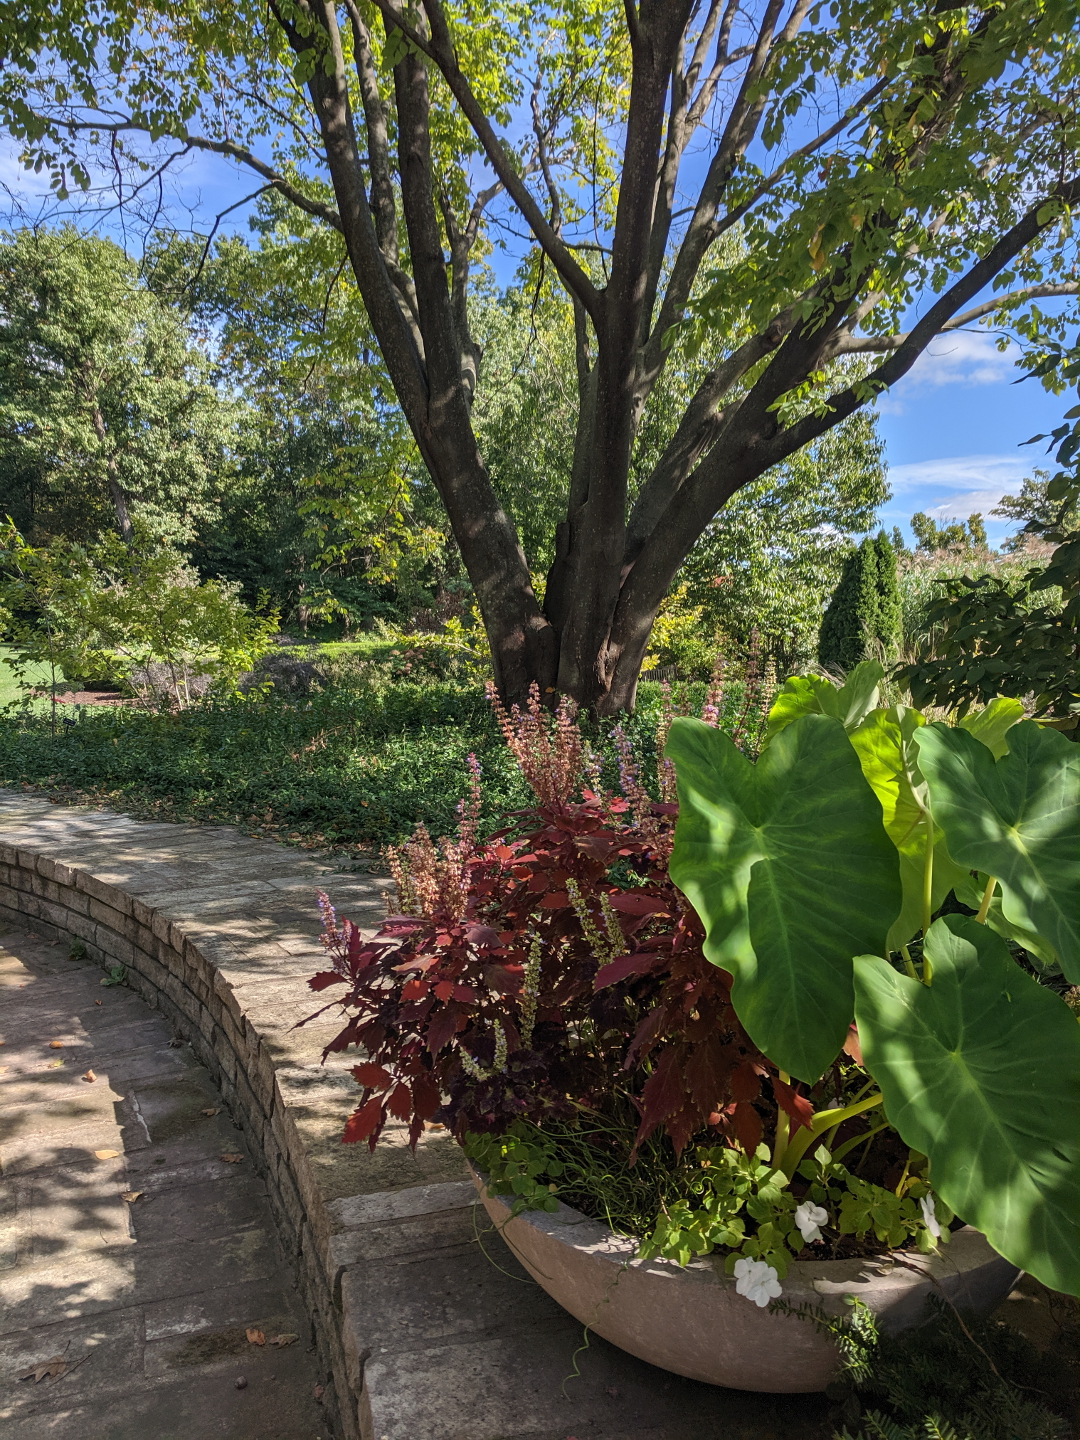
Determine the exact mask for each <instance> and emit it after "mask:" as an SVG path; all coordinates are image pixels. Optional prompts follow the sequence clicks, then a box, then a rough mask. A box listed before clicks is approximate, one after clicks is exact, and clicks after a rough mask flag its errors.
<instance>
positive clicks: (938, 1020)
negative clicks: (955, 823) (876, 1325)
mask: <svg viewBox="0 0 1080 1440" xmlns="http://www.w3.org/2000/svg"><path fill="white" fill-rule="evenodd" d="M1065 743H1066V744H1067V743H1068V742H1067V741H1066V742H1065ZM926 954H927V955H928V956H929V958H930V961H931V964H932V966H933V976H934V978H933V984H931V985H923V984H921V983H920V982H919V981H918V980H911V979H909V978H908V977H907V976H906V975H902V974H900V973H899V972H898V971H896V970H894V969H893V968H892V966H891V965H889V964H888V963H887V961H885V960H882V959H880V958H879V957H877V956H872V955H866V956H863V957H861V958H860V959H858V960H857V961H856V962H855V986H856V1001H855V1014H856V1018H857V1020H858V1025H859V1039H860V1041H861V1043H862V1050H863V1057H864V1059H865V1062H866V1065H867V1068H868V1069H869V1070H870V1073H871V1074H872V1075H873V1076H874V1078H875V1080H877V1082H878V1084H879V1085H880V1086H881V1090H882V1094H883V1095H884V1097H885V1113H886V1114H887V1116H888V1118H889V1121H890V1122H891V1124H892V1125H893V1126H895V1128H896V1129H897V1130H898V1131H899V1132H900V1135H901V1136H902V1137H903V1139H904V1140H905V1141H906V1142H907V1144H908V1145H910V1146H912V1148H913V1149H915V1150H920V1151H922V1153H923V1154H924V1155H928V1156H929V1157H930V1179H931V1181H932V1183H933V1186H934V1189H935V1190H936V1191H937V1192H938V1193H939V1194H940V1195H941V1198H942V1199H943V1200H944V1201H945V1202H946V1204H948V1205H949V1206H951V1207H952V1209H953V1210H955V1211H956V1213H957V1214H958V1215H960V1216H961V1217H962V1218H963V1219H964V1220H966V1221H968V1223H969V1224H971V1225H974V1226H975V1227H976V1228H977V1229H979V1230H981V1231H982V1232H983V1234H984V1235H985V1236H986V1238H987V1239H988V1240H989V1241H990V1243H991V1245H993V1247H994V1249H995V1250H997V1251H999V1252H1000V1254H1002V1255H1004V1256H1005V1257H1006V1258H1007V1259H1009V1260H1011V1261H1012V1262H1013V1263H1014V1264H1016V1265H1021V1266H1023V1268H1024V1269H1025V1270H1029V1271H1030V1272H1031V1273H1032V1274H1033V1275H1034V1276H1036V1278H1037V1279H1039V1280H1042V1281H1043V1282H1044V1284H1046V1285H1049V1286H1051V1287H1052V1288H1053V1289H1055V1290H1064V1291H1066V1292H1067V1293H1069V1294H1072V1295H1075V1294H1078V1293H1080V1025H1077V1023H1076V1020H1075V1018H1074V1017H1073V1015H1072V1014H1071V1013H1070V1011H1069V1009H1068V1007H1067V1006H1066V1005H1065V1004H1064V1002H1063V1001H1062V1000H1061V999H1060V997H1059V996H1058V995H1056V994H1055V993H1054V992H1053V991H1052V990H1048V989H1046V988H1044V987H1043V986H1041V985H1039V984H1038V983H1037V982H1036V981H1035V980H1033V979H1032V978H1031V976H1030V975H1027V974H1026V973H1025V972H1024V971H1023V970H1021V969H1020V967H1019V966H1018V965H1016V964H1015V963H1014V961H1013V960H1012V957H1011V956H1010V954H1009V951H1008V949H1007V947H1006V945H1005V942H1004V941H1003V940H1002V939H1001V938H1000V936H998V935H995V934H994V932H993V931H992V930H988V929H987V928H986V926H985V925H979V924H978V923H977V922H976V921H975V920H973V919H972V918H971V917H970V916H965V915H946V916H944V917H943V918H942V919H940V920H936V921H935V922H934V924H933V925H932V926H931V928H930V931H929V934H928V935H927V938H926Z"/></svg>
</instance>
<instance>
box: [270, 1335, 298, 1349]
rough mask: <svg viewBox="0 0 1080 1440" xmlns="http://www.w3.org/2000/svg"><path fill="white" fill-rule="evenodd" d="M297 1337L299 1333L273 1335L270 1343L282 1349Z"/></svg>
mask: <svg viewBox="0 0 1080 1440" xmlns="http://www.w3.org/2000/svg"><path fill="white" fill-rule="evenodd" d="M299 1339H300V1336H299V1335H275V1336H274V1337H273V1339H272V1340H271V1341H270V1344H271V1345H277V1346H278V1347H279V1348H280V1349H284V1347H285V1346H286V1345H291V1344H292V1343H293V1341H294V1340H299Z"/></svg>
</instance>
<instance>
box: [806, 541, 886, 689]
mask: <svg viewBox="0 0 1080 1440" xmlns="http://www.w3.org/2000/svg"><path fill="white" fill-rule="evenodd" d="M877 632H878V573H877V549H876V547H875V545H874V542H873V540H871V539H870V537H869V536H867V538H866V539H865V540H864V541H863V542H862V544H861V545H859V546H857V547H856V549H854V550H853V551H852V552H851V554H850V555H849V556H848V558H847V561H846V563H845V565H844V572H843V574H842V575H841V577H840V583H839V585H837V587H836V590H835V592H834V594H833V597H832V599H831V600H830V601H829V605H828V609H827V610H826V611H825V614H824V616H823V617H822V621H821V635H820V637H819V639H818V660H819V661H820V662H821V664H822V665H824V666H826V667H827V668H828V669H830V670H841V671H846V670H851V669H853V668H854V667H855V666H856V665H858V664H859V662H860V661H861V660H866V659H868V658H869V657H870V656H872V655H873V653H874V648H875V642H876V640H877V638H878V633H877Z"/></svg>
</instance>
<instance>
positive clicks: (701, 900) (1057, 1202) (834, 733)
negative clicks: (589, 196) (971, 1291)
mask: <svg viewBox="0 0 1080 1440" xmlns="http://www.w3.org/2000/svg"><path fill="white" fill-rule="evenodd" d="M881 677H882V672H881V670H880V667H875V666H873V664H872V663H871V664H868V665H867V666H861V667H858V668H857V670H856V671H854V672H853V673H852V676H851V677H850V679H849V681H848V683H847V685H845V686H844V687H843V688H842V689H838V688H837V687H835V686H833V685H832V684H831V683H830V682H829V681H827V680H822V679H818V678H816V677H811V678H801V679H796V680H793V681H789V682H788V684H787V685H785V686H784V687H783V690H782V691H781V693H780V695H779V696H778V697H777V701H776V704H775V705H774V707H773V711H772V716H771V718H770V725H769V730H768V733H767V737H766V742H765V746H764V748H763V751H762V753H761V755H760V757H759V759H758V760H757V763H756V764H754V763H751V761H749V760H748V759H747V758H746V756H744V755H743V754H742V753H741V752H740V751H739V750H738V749H737V748H736V747H735V746H734V745H733V744H732V742H731V741H730V740H729V739H728V737H727V736H725V735H723V734H722V733H721V732H720V731H718V730H716V729H714V728H712V727H709V726H707V725H703V724H701V722H699V721H695V720H691V719H676V720H675V721H674V723H673V725H672V727H671V733H670V737H669V739H668V742H667V749H666V755H667V756H668V758H670V759H671V760H672V761H673V763H674V765H675V768H676V773H677V784H678V798H679V818H678V824H677V827H676V832H675V844H674V849H673V851H672V855H671V860H670V874H671V878H672V880H673V881H674V882H675V884H676V885H677V886H679V888H680V889H681V890H682V891H683V893H684V894H685V895H686V896H687V898H688V899H689V900H690V902H691V904H692V905H693V907H694V909H695V911H696V912H697V914H698V915H699V917H700V919H701V921H702V924H703V925H704V927H705V932H706V935H705V942H704V946H703V948H704V953H705V955H706V956H707V957H708V959H709V960H711V961H712V962H713V964H715V965H718V966H720V967H722V969H723V970H724V971H725V972H726V973H727V974H730V975H731V977H732V987H731V1000H732V1003H733V1005H734V1007H735V1011H736V1013H737V1015H738V1016H739V1019H740V1020H741V1022H742V1024H743V1026H744V1028H745V1030H746V1032H747V1034H748V1035H749V1037H750V1038H751V1040H752V1041H753V1042H754V1043H755V1044H756V1045H757V1046H759V1047H760V1049H761V1050H762V1051H763V1052H765V1053H767V1054H768V1055H769V1056H770V1057H771V1059H772V1060H773V1061H774V1062H775V1063H776V1064H777V1065H778V1067H779V1068H780V1070H781V1078H782V1079H784V1080H789V1079H790V1078H791V1077H795V1078H796V1079H798V1080H802V1081H805V1082H808V1083H813V1082H815V1081H816V1080H817V1079H818V1077H819V1076H820V1075H821V1074H822V1073H823V1072H824V1071H825V1070H826V1069H827V1067H828V1066H829V1065H830V1064H831V1063H832V1062H833V1060H834V1057H835V1056H836V1054H837V1051H838V1050H839V1049H840V1047H841V1045H842V1044H843V1043H844V1040H845V1036H847V1034H848V1031H849V1026H850V1025H851V1022H852V1020H853V1019H854V1020H855V1022H856V1024H857V1027H858V1035H859V1039H860V1042H861V1045H862V1054H863V1060H864V1063H865V1065H866V1068H867V1069H868V1070H869V1072H870V1074H871V1075H872V1076H873V1077H874V1079H875V1080H876V1081H877V1083H878V1085H879V1086H880V1089H881V1095H882V1099H883V1104H884V1109H885V1113H886V1115H887V1117H888V1119H889V1121H890V1123H891V1124H892V1125H893V1126H894V1127H895V1129H896V1130H897V1131H898V1133H899V1134H900V1136H901V1137H902V1138H903V1140H904V1141H905V1142H906V1143H907V1144H909V1145H910V1146H912V1147H913V1148H914V1149H915V1150H917V1151H919V1152H921V1153H922V1154H924V1155H926V1156H927V1157H928V1158H929V1162H930V1175H931V1179H932V1183H933V1187H934V1190H935V1192H936V1193H937V1194H939V1195H940V1196H941V1197H942V1199H943V1200H944V1202H945V1203H946V1204H947V1206H948V1207H949V1208H950V1209H951V1210H952V1211H954V1212H955V1213H956V1214H957V1215H958V1216H960V1217H962V1218H963V1219H964V1220H966V1221H968V1222H969V1223H971V1224H973V1225H975V1226H976V1227H977V1228H978V1229H979V1230H981V1231H982V1232H983V1233H984V1234H985V1235H986V1236H987V1238H988V1239H989V1240H990V1243H991V1244H992V1245H993V1246H994V1248H995V1249H996V1250H998V1251H999V1253H1001V1254H1002V1255H1004V1256H1006V1257H1007V1258H1008V1259H1010V1260H1012V1261H1013V1262H1014V1263H1015V1264H1017V1265H1019V1266H1022V1267H1023V1268H1024V1269H1026V1270H1028V1271H1030V1272H1031V1273H1032V1274H1034V1275H1035V1276H1037V1277H1038V1278H1039V1279H1041V1280H1043V1281H1044V1282H1045V1283H1046V1284H1048V1285H1050V1286H1051V1287H1053V1288H1055V1289H1058V1290H1063V1291H1066V1292H1068V1293H1071V1294H1078V1293H1080V1026H1078V1024H1077V1020H1076V1017H1075V1016H1074V1015H1073V1013H1072V1011H1071V1010H1070V1008H1069V1006H1068V1005H1067V1004H1066V1003H1064V1001H1063V999H1062V997H1061V996H1060V995H1059V994H1058V993H1056V991H1055V989H1054V988H1052V986H1050V985H1047V984H1044V983H1040V978H1037V977H1036V976H1035V975H1034V974H1032V973H1029V970H1028V969H1025V968H1023V967H1022V966H1021V965H1020V964H1018V963H1017V961H1016V960H1015V959H1014V957H1013V954H1012V952H1011V951H1010V948H1009V944H1008V943H1007V942H1012V943H1014V944H1018V945H1019V946H1022V947H1023V949H1024V950H1026V951H1027V952H1028V954H1029V955H1030V956H1031V957H1033V958H1034V961H1035V962H1036V964H1040V963H1041V965H1042V966H1044V967H1049V968H1050V969H1051V970H1053V969H1055V968H1060V972H1061V973H1062V974H1063V975H1064V976H1065V978H1066V979H1067V980H1068V981H1069V982H1071V983H1072V984H1073V985H1074V986H1075V985H1076V984H1078V983H1080V746H1078V745H1076V744H1073V743H1071V742H1070V741H1068V740H1066V739H1065V738H1064V737H1063V736H1062V735H1060V734H1058V733H1056V732H1055V731H1053V730H1051V729H1044V728H1042V727H1040V726H1039V725H1038V724H1036V723H1035V722H1034V721H1031V720H1025V719H1023V718H1022V714H1023V712H1022V707H1021V706H1020V704H1019V702H1018V701H1005V700H999V701H995V702H994V703H993V704H991V705H990V706H988V707H987V708H986V709H985V710H983V711H981V712H980V713H979V714H977V715H974V716H967V717H965V719H964V720H963V721H962V722H961V724H959V725H957V726H951V725H948V724H945V723H942V722H940V721H936V722H933V723H928V722H927V720H926V717H925V716H923V715H922V714H920V713H919V712H918V711H915V710H911V709H908V708H905V707H903V706H893V707H881V706H879V705H878V703H877V701H878V693H877V681H878V680H880V678H881ZM950 892H952V894H953V895H954V896H955V898H956V899H958V900H960V901H961V902H963V903H964V904H965V905H966V908H968V909H975V910H976V914H975V915H974V916H972V915H967V914H962V913H944V914H940V915H938V914H937V912H938V911H939V910H940V909H942V907H943V905H944V903H945V902H946V900H947V899H948V897H949V895H950ZM946 908H948V907H946ZM954 908H955V909H956V910H959V908H960V907H954ZM935 915H936V916H937V918H934V917H935ZM1032 968H1034V967H1032ZM1043 978H1045V977H1043Z"/></svg>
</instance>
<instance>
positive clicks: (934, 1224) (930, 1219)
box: [919, 1195, 941, 1240]
mask: <svg viewBox="0 0 1080 1440" xmlns="http://www.w3.org/2000/svg"><path fill="white" fill-rule="evenodd" d="M919 1205H920V1207H921V1209H922V1218H923V1224H924V1225H925V1226H926V1228H927V1229H928V1230H929V1231H930V1234H931V1235H932V1236H933V1237H934V1239H935V1240H940V1239H941V1226H940V1224H939V1223H938V1218H937V1216H936V1215H935V1214H934V1197H933V1195H924V1196H923V1197H922V1199H921V1200H920V1201H919Z"/></svg>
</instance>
